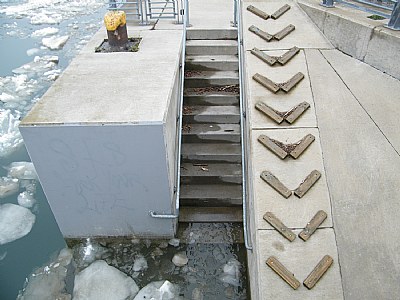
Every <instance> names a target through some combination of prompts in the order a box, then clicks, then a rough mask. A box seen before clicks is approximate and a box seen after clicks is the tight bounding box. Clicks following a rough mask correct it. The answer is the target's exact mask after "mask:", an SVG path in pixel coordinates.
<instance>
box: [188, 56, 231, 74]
mask: <svg viewBox="0 0 400 300" xmlns="http://www.w3.org/2000/svg"><path fill="white" fill-rule="evenodd" d="M185 70H209V71H213V70H214V71H238V70H239V62H238V57H237V56H236V55H189V56H186V62H185Z"/></svg>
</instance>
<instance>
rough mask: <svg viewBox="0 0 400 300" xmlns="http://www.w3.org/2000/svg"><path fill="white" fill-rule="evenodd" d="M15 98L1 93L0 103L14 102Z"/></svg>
mask: <svg viewBox="0 0 400 300" xmlns="http://www.w3.org/2000/svg"><path fill="white" fill-rule="evenodd" d="M14 100H15V97H14V96H13V95H10V94H7V93H1V94H0V101H1V102H10V101H14Z"/></svg>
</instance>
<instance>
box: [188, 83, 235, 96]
mask: <svg viewBox="0 0 400 300" xmlns="http://www.w3.org/2000/svg"><path fill="white" fill-rule="evenodd" d="M183 95H184V96H239V85H238V84H237V85H226V86H208V87H202V88H185V89H184V91H183Z"/></svg>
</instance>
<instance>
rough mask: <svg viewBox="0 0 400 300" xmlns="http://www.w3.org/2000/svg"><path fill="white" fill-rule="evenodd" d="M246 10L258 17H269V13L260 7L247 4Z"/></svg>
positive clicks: (266, 18) (265, 18)
mask: <svg viewBox="0 0 400 300" xmlns="http://www.w3.org/2000/svg"><path fill="white" fill-rule="evenodd" d="M247 10H248V11H250V12H252V13H253V14H255V15H256V16H259V17H260V18H262V19H264V20H268V19H269V14H267V13H266V12H263V11H262V10H261V9H258V8H257V7H254V6H253V5H249V6H247Z"/></svg>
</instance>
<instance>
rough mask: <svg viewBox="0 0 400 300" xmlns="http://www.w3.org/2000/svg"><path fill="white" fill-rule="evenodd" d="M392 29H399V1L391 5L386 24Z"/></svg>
mask: <svg viewBox="0 0 400 300" xmlns="http://www.w3.org/2000/svg"><path fill="white" fill-rule="evenodd" d="M386 27H387V28H389V29H392V30H400V2H399V1H397V2H396V4H395V5H394V7H393V11H392V15H391V16H390V20H389V23H388V24H387V26H386Z"/></svg>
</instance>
